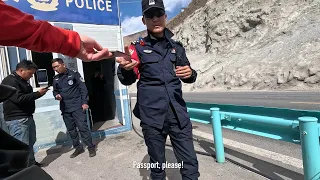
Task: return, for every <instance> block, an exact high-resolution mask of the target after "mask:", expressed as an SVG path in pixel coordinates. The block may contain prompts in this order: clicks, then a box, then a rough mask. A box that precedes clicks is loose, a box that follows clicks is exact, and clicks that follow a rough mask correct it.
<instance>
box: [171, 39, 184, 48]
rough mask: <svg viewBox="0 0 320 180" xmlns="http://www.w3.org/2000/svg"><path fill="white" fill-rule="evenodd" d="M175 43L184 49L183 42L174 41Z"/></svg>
mask: <svg viewBox="0 0 320 180" xmlns="http://www.w3.org/2000/svg"><path fill="white" fill-rule="evenodd" d="M173 43H175V44H179V45H180V46H182V47H183V44H182V42H180V41H178V40H173Z"/></svg>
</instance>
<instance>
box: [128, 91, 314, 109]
mask: <svg viewBox="0 0 320 180" xmlns="http://www.w3.org/2000/svg"><path fill="white" fill-rule="evenodd" d="M130 96H131V97H133V96H136V95H135V94H130ZM184 98H185V100H186V101H189V102H203V103H216V104H236V105H249V106H266V107H278V108H290V109H304V110H320V92H292V91H289V92H256V91H253V92H199V93H198V92H192V93H184Z"/></svg>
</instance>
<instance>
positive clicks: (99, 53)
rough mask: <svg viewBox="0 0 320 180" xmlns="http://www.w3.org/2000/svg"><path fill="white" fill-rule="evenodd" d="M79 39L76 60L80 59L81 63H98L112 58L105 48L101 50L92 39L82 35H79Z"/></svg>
mask: <svg viewBox="0 0 320 180" xmlns="http://www.w3.org/2000/svg"><path fill="white" fill-rule="evenodd" d="M80 39H81V47H80V52H79V54H78V55H77V58H79V59H81V60H82V61H84V62H90V61H100V60H102V59H107V58H109V57H111V56H112V53H111V52H109V50H108V49H107V48H103V47H102V46H101V45H100V44H99V43H97V42H96V41H95V40H94V39H92V38H90V37H88V36H84V35H80Z"/></svg>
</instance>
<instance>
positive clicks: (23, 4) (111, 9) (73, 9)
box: [5, 0, 119, 25]
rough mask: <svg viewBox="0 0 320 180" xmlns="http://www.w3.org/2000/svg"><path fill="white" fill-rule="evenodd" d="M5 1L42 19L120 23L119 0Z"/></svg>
mask: <svg viewBox="0 0 320 180" xmlns="http://www.w3.org/2000/svg"><path fill="white" fill-rule="evenodd" d="M5 3H7V4H9V5H11V6H14V7H16V8H18V9H20V10H21V11H23V12H25V13H28V14H32V15H33V16H35V18H36V19H40V20H46V21H53V22H69V23H83V24H100V25H119V16H118V3H117V0H6V1H5Z"/></svg>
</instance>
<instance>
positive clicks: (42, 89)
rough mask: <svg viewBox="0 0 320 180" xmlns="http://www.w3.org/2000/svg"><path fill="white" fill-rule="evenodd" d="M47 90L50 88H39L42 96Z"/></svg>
mask: <svg viewBox="0 0 320 180" xmlns="http://www.w3.org/2000/svg"><path fill="white" fill-rule="evenodd" d="M47 91H48V89H46V88H41V89H39V91H38V92H39V93H40V94H41V96H43V95H44V94H46V93H47Z"/></svg>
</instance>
